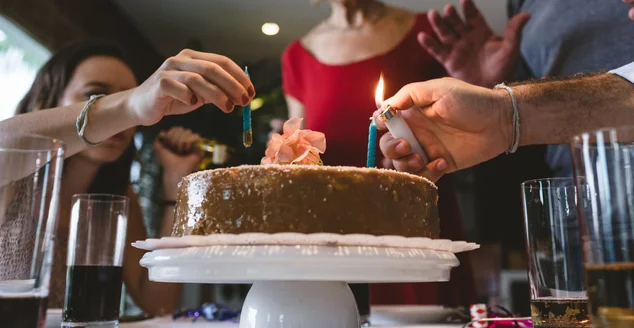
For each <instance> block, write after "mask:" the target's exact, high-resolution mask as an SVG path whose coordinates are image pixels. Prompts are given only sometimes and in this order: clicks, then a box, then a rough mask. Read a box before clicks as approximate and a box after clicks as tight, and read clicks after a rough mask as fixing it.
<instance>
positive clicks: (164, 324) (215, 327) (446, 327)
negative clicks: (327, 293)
mask: <svg viewBox="0 0 634 328" xmlns="http://www.w3.org/2000/svg"><path fill="white" fill-rule="evenodd" d="M150 327H152V328H185V327H187V328H196V327H200V328H237V327H238V324H237V323H228V322H205V321H199V322H196V323H195V324H193V323H192V322H191V320H189V321H188V320H179V321H177V322H175V321H173V320H172V318H171V317H161V318H155V319H151V320H146V321H141V322H134V323H120V324H119V328H150ZM372 327H380V328H462V325H461V324H426V325H416V326H400V327H395V326H376V325H372V326H371V327H370V328H372Z"/></svg>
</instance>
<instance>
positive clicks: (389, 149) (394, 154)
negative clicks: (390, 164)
mask: <svg viewBox="0 0 634 328" xmlns="http://www.w3.org/2000/svg"><path fill="white" fill-rule="evenodd" d="M379 148H380V149H381V152H382V153H383V155H384V156H385V157H386V158H389V159H399V158H401V157H403V156H407V155H410V154H411V153H412V149H411V147H410V145H409V143H407V141H405V140H402V139H395V138H394V136H392V134H391V133H389V132H388V133H386V134H384V135H383V136H382V137H381V139H380V140H379Z"/></svg>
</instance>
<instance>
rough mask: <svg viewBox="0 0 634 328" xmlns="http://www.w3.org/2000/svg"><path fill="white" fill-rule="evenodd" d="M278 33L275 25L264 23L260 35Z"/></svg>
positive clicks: (278, 28) (277, 27)
mask: <svg viewBox="0 0 634 328" xmlns="http://www.w3.org/2000/svg"><path fill="white" fill-rule="evenodd" d="M279 31H280V26H279V25H277V24H275V23H264V24H263V25H262V33H264V34H266V35H275V34H277V33H278V32H279Z"/></svg>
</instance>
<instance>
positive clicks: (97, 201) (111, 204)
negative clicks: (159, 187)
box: [62, 194, 128, 328]
mask: <svg viewBox="0 0 634 328" xmlns="http://www.w3.org/2000/svg"><path fill="white" fill-rule="evenodd" d="M127 223H128V198H127V197H124V196H115V195H105V194H79V195H74V196H73V199H72V206H71V216H70V233H69V238H68V257H67V260H66V262H67V268H66V296H65V298H64V309H63V312H62V321H63V323H62V327H101V328H106V327H118V324H119V309H120V306H121V287H122V279H123V272H122V270H121V266H122V264H123V250H124V249H125V236H126V229H127Z"/></svg>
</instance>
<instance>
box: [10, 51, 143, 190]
mask: <svg viewBox="0 0 634 328" xmlns="http://www.w3.org/2000/svg"><path fill="white" fill-rule="evenodd" d="M94 56H107V57H113V58H117V59H119V60H121V61H122V62H124V63H125V64H126V65H128V67H130V68H131V67H132V66H131V65H130V62H129V61H128V60H127V58H126V56H125V55H124V53H123V51H122V50H121V49H120V48H119V47H117V46H116V45H114V44H112V43H108V42H105V41H101V40H91V41H83V42H78V43H74V44H71V45H69V46H67V47H65V48H63V49H62V50H60V51H59V52H57V53H56V54H54V55H53V56H52V57H51V59H49V61H48V62H46V64H44V66H42V68H41V69H40V70H39V72H38V73H37V76H36V77H35V80H34V81H33V85H31V89H30V90H29V91H28V92H27V93H26V95H25V96H24V98H23V99H22V101H20V103H19V104H18V107H17V109H16V114H25V113H29V112H34V111H38V110H41V109H46V108H53V107H57V106H58V102H59V99H60V98H61V97H62V95H63V94H64V91H65V90H66V87H68V83H69V82H70V80H71V78H72V77H73V75H74V74H75V70H76V69H77V66H79V64H81V63H82V62H83V61H84V60H86V59H88V58H90V57H94ZM135 156H136V149H135V148H134V142H130V145H129V146H128V148H126V150H125V151H124V152H123V154H122V155H121V157H119V158H118V159H117V160H116V161H114V162H112V163H107V164H105V165H103V166H102V167H101V168H100V169H99V171H98V172H97V175H96V176H95V179H94V180H93V181H92V183H91V185H90V189H89V192H91V193H107V194H116V195H124V194H125V193H126V191H127V188H128V185H129V184H130V167H131V166H132V161H133V160H134V158H135Z"/></svg>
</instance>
